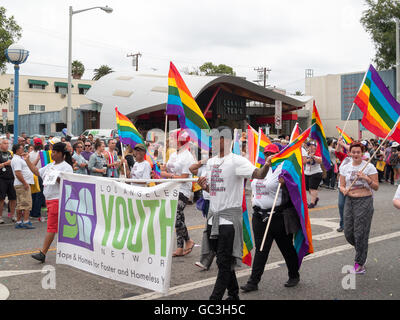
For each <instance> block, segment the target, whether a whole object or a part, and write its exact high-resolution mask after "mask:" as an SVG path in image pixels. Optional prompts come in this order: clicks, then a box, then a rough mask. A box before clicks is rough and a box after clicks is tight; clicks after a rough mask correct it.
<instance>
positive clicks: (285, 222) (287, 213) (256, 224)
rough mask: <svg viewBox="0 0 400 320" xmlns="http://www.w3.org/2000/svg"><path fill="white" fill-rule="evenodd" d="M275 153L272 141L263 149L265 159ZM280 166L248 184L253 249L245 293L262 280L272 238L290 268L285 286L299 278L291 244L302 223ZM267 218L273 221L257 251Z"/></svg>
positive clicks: (244, 287) (276, 147)
mask: <svg viewBox="0 0 400 320" xmlns="http://www.w3.org/2000/svg"><path fill="white" fill-rule="evenodd" d="M277 153H279V148H278V146H276V145H274V144H269V145H268V146H266V147H265V149H264V155H265V159H268V158H269V157H271V156H273V155H275V154H277ZM282 165H283V163H282V164H281V165H280V166H278V167H277V168H276V169H275V171H272V170H271V169H269V170H268V173H267V176H266V177H265V178H264V179H254V180H253V181H252V183H251V188H252V191H253V198H252V203H253V219H252V225H253V233H254V240H255V244H256V252H255V255H254V261H253V265H252V270H251V275H250V278H249V280H248V281H247V283H246V284H245V285H244V286H241V287H240V288H241V289H242V290H243V291H244V292H250V291H255V290H258V283H259V282H260V281H261V276H262V275H263V273H264V268H265V265H266V263H267V260H268V255H269V251H270V250H271V246H272V243H273V241H274V240H275V241H276V244H277V245H278V248H279V250H280V251H281V253H282V255H283V257H284V258H285V261H286V265H287V267H288V270H289V272H288V274H289V280H288V281H287V282H286V283H285V287H294V286H296V285H297V284H298V283H299V281H300V275H299V265H298V257H297V253H296V250H295V248H294V246H293V234H294V233H295V232H296V231H297V230H298V229H300V228H301V225H300V220H299V218H298V216H297V214H296V210H295V208H294V206H293V203H292V201H291V200H290V196H289V192H288V190H287V188H286V186H285V183H284V180H283V178H279V176H280V174H281V172H282ZM279 184H281V186H282V187H281V189H280V191H279V194H278V198H277V202H276V206H275V209H274V212H273V214H272V217H271V209H272V206H273V203H274V200H275V197H276V191H277V189H278V185H279ZM269 219H272V220H271V223H270V226H269V230H268V234H267V236H266V239H265V243H264V248H263V250H262V251H260V249H261V244H262V241H263V238H264V233H265V229H266V227H267V224H268V220H269Z"/></svg>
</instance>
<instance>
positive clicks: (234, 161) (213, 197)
mask: <svg viewBox="0 0 400 320" xmlns="http://www.w3.org/2000/svg"><path fill="white" fill-rule="evenodd" d="M217 131H218V134H217V139H213V141H216V142H217V143H219V146H215V144H213V151H216V152H213V154H218V155H217V156H215V157H213V158H211V159H209V160H208V161H207V164H206V176H205V177H200V178H199V180H198V183H199V185H200V186H201V187H202V189H203V190H206V191H207V192H209V194H210V211H209V214H208V219H207V226H206V228H207V233H206V236H205V237H204V236H203V242H202V255H203V254H204V255H207V254H209V253H210V251H214V252H216V255H217V265H218V276H217V279H216V282H215V286H214V290H213V292H212V294H211V296H210V300H222V297H223V296H224V293H225V291H226V290H228V299H229V300H238V299H239V285H238V282H237V279H236V274H235V266H241V264H242V255H243V223H242V200H243V189H244V179H264V178H265V176H266V175H267V172H268V168H269V165H270V159H269V158H268V159H267V160H266V164H265V166H264V167H263V168H261V169H257V168H256V167H255V166H254V165H253V164H252V163H251V162H250V161H249V160H247V159H246V158H244V157H242V156H239V155H236V154H233V153H232V152H231V144H232V130H231V129H230V128H229V127H219V128H218V129H217ZM203 235H204V234H203Z"/></svg>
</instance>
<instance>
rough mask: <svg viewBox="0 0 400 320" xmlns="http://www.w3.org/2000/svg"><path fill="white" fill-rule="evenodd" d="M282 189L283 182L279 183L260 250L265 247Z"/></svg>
mask: <svg viewBox="0 0 400 320" xmlns="http://www.w3.org/2000/svg"><path fill="white" fill-rule="evenodd" d="M280 190H281V184H280V183H279V185H278V189H277V190H276V194H275V199H274V203H273V205H272V209H271V215H270V216H269V219H268V223H267V227H266V228H265V233H264V237H263V241H262V243H261V248H260V251H263V249H264V243H265V239H266V238H267V233H268V230H269V225H270V224H271V220H272V215H273V214H274V210H275V205H276V202H277V201H278V196H279V191H280Z"/></svg>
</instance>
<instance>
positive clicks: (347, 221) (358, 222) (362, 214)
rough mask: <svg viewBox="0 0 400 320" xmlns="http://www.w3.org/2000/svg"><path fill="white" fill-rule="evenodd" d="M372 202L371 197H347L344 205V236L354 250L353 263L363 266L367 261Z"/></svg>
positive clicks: (372, 209) (372, 211)
mask: <svg viewBox="0 0 400 320" xmlns="http://www.w3.org/2000/svg"><path fill="white" fill-rule="evenodd" d="M373 214H374V202H373V199H372V196H368V197H361V198H352V197H349V196H347V197H346V199H345V204H344V215H343V216H344V235H345V237H346V240H347V241H348V242H349V243H350V244H351V245H353V246H354V248H355V249H356V256H355V259H354V261H355V262H356V263H358V264H359V265H364V264H365V262H366V261H367V254H368V239H369V231H370V229H371V221H372V216H373Z"/></svg>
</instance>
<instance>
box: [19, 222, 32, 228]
mask: <svg viewBox="0 0 400 320" xmlns="http://www.w3.org/2000/svg"><path fill="white" fill-rule="evenodd" d="M21 228H23V229H35V227H34V226H33V225H32V222H30V221H28V222H26V223H25V222H23V223H22V227H21Z"/></svg>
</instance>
